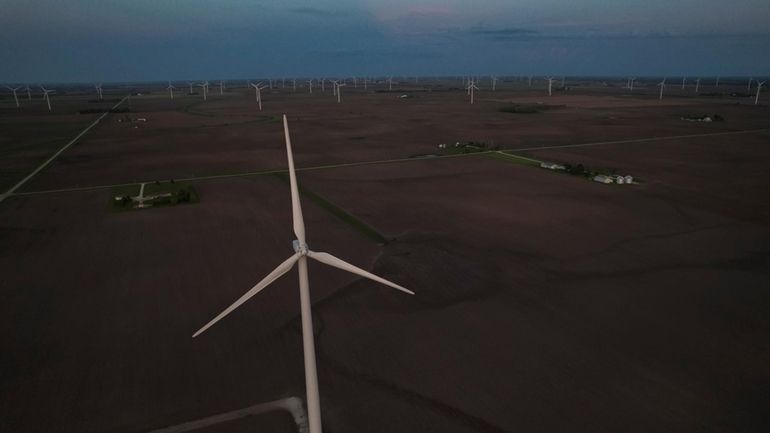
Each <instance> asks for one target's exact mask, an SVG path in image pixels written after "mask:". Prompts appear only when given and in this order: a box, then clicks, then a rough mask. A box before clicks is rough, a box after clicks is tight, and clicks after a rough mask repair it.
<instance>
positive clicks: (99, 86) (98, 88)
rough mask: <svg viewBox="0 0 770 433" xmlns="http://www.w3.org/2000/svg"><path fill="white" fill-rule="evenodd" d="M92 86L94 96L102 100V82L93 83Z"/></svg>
mask: <svg viewBox="0 0 770 433" xmlns="http://www.w3.org/2000/svg"><path fill="white" fill-rule="evenodd" d="M94 88H95V89H96V96H97V97H98V98H99V100H100V101H102V100H104V97H103V96H102V84H101V83H99V84H94Z"/></svg>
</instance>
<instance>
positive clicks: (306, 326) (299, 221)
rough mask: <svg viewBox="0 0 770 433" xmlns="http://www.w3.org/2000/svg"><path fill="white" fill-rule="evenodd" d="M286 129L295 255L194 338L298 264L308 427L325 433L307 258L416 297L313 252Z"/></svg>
mask: <svg viewBox="0 0 770 433" xmlns="http://www.w3.org/2000/svg"><path fill="white" fill-rule="evenodd" d="M283 130H284V136H285V139H286V155H287V158H288V161H289V185H290V189H291V205H292V206H291V207H292V219H293V227H294V234H295V236H297V239H296V240H294V241H293V242H292V248H293V249H294V254H293V255H291V256H290V257H289V258H288V259H286V260H284V261H283V263H281V264H280V265H278V267H276V268H275V269H274V270H273V271H272V272H270V273H269V274H268V275H267V276H266V277H265V278H264V279H262V281H260V282H259V283H257V285H255V286H254V287H252V288H251V289H250V290H249V291H247V292H246V293H244V294H243V295H242V296H241V297H240V298H238V300H237V301H235V302H234V303H233V304H232V305H230V306H229V307H227V308H226V309H225V310H224V311H222V312H221V313H219V315H218V316H216V317H215V318H214V319H212V320H211V321H210V322H208V323H207V324H206V325H204V326H203V327H202V328H201V329H199V330H198V331H197V332H196V333H195V334H193V338H195V337H197V336H199V335H200V334H201V333H203V332H205V331H206V330H207V329H209V328H210V327H211V326H212V325H214V324H215V323H217V322H218V321H220V320H221V319H222V318H224V317H225V316H227V315H228V314H230V313H231V312H233V311H234V310H235V309H237V308H238V307H240V306H241V305H242V304H243V303H245V302H246V301H248V300H249V299H251V298H252V297H253V296H254V295H256V294H257V293H259V292H260V291H261V290H262V289H264V288H265V287H267V286H268V285H270V283H272V282H273V281H275V280H277V279H278V278H280V277H281V276H283V275H284V274H285V273H287V272H288V271H290V270H291V269H292V268H293V267H294V265H295V264H297V270H298V272H299V295H300V296H299V297H300V313H301V314H300V317H301V322H302V354H303V359H304V364H305V392H306V394H307V413H308V426H309V430H310V433H321V428H322V427H321V403H320V400H321V399H320V395H319V391H318V372H317V367H316V354H315V341H314V336H313V314H312V307H311V301H310V282H309V276H308V271H307V258H308V257H309V258H311V259H313V260H316V261H318V262H320V263H322V264H325V265H328V266H331V267H334V268H337V269H341V270H343V271H347V272H350V273H352V274H355V275H358V276H361V277H364V278H368V279H370V280H372V281H375V282H378V283H380V284H384V285H386V286H389V287H392V288H394V289H396V290H399V291H401V292H404V293H408V294H410V295H414V292H412V291H411V290H409V289H407V288H405V287H402V286H400V285H398V284H396V283H393V282H390V281H388V280H386V279H384V278H381V277H378V276H377V275H374V274H372V273H370V272H367V271H365V270H363V269H361V268H359V267H357V266H354V265H352V264H350V263H347V262H345V261H343V260H341V259H339V258H337V257H334V256H333V255H331V254H329V253H317V252H315V251H311V250H310V249H309V248H308V245H307V243H306V241H305V222H304V219H303V217H302V207H301V204H300V200H299V191H298V190H299V188H298V186H297V175H296V173H295V170H294V157H293V155H292V149H291V138H290V137H289V125H288V122H287V120H286V115H284V116H283Z"/></svg>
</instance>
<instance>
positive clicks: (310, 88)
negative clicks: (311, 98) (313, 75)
mask: <svg viewBox="0 0 770 433" xmlns="http://www.w3.org/2000/svg"><path fill="white" fill-rule="evenodd" d="M307 88H308V89H309V90H310V94H311V95H312V94H313V80H308V81H307Z"/></svg>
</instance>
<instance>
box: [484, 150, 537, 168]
mask: <svg viewBox="0 0 770 433" xmlns="http://www.w3.org/2000/svg"><path fill="white" fill-rule="evenodd" d="M482 155H484V156H486V157H488V158H493V159H498V160H500V161H507V162H512V163H514V164H521V165H528V166H530V167H540V161H538V160H535V159H531V158H526V157H524V156H518V155H513V154H510V153H506V152H502V151H495V152H486V153H483V154H482Z"/></svg>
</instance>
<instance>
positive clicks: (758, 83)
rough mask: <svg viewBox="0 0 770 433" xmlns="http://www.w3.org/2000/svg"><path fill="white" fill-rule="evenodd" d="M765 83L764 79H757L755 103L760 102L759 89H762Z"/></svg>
mask: <svg viewBox="0 0 770 433" xmlns="http://www.w3.org/2000/svg"><path fill="white" fill-rule="evenodd" d="M764 85H765V82H764V81H759V80H757V96H756V98H754V105H757V104H759V91H760V90H762V86H764Z"/></svg>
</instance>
